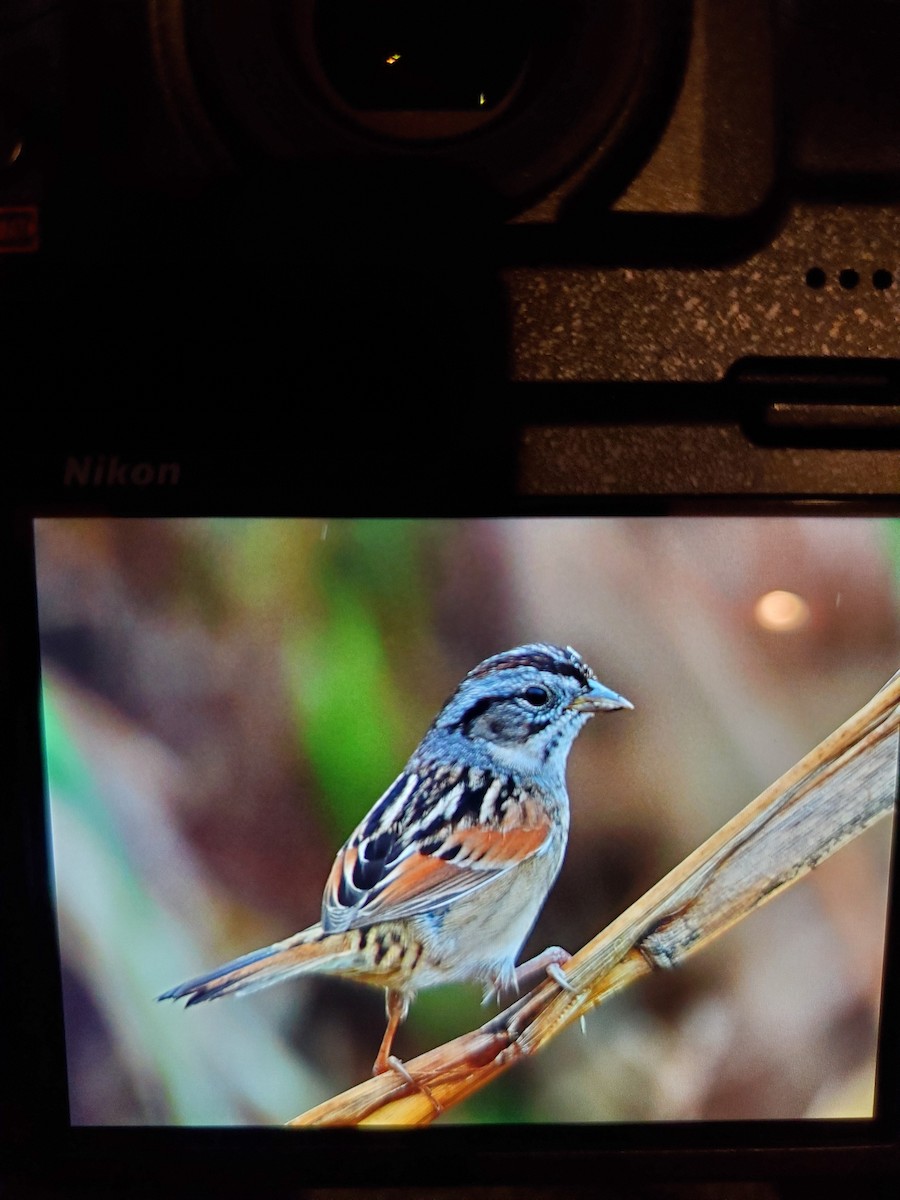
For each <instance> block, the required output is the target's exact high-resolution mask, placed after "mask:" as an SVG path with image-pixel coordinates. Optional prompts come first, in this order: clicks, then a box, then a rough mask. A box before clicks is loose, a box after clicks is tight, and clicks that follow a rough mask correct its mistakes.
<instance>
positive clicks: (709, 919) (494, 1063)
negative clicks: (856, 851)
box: [290, 672, 900, 1125]
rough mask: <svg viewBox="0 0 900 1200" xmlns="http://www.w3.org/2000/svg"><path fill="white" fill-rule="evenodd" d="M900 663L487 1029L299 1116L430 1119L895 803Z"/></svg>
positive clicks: (701, 940)
mask: <svg viewBox="0 0 900 1200" xmlns="http://www.w3.org/2000/svg"><path fill="white" fill-rule="evenodd" d="M898 706H900V672H898V673H897V675H895V676H894V677H893V678H892V679H891V680H890V681H889V683H887V684H886V685H885V687H884V688H882V690H881V691H880V692H878V694H877V695H876V696H875V697H874V698H873V699H872V700H871V701H870V702H869V703H868V704H867V705H866V706H865V707H864V708H862V709H860V710H859V712H857V713H856V714H855V715H854V716H853V717H851V718H850V720H849V721H847V722H845V724H843V725H842V726H841V727H840V728H839V729H838V730H836V731H835V732H834V733H833V734H831V736H830V737H828V738H826V739H825V741H823V742H822V743H821V744H820V745H819V746H817V747H816V748H815V750H813V751H811V752H810V753H809V754H807V755H806V757H805V758H803V759H802V760H801V761H800V762H799V763H797V765H796V766H794V767H792V768H791V770H789V771H788V772H787V773H786V774H784V775H783V776H782V777H781V779H779V780H778V781H777V782H776V783H774V784H772V785H771V787H768V788H767V789H766V790H765V791H764V792H763V793H762V794H761V795H760V796H758V797H757V799H756V800H754V801H753V802H752V803H751V804H749V805H748V806H747V807H746V808H745V809H743V810H742V811H741V812H740V813H738V814H737V816H736V817H734V818H733V819H732V820H731V821H729V822H728V823H727V824H726V825H724V826H723V827H722V829H720V830H719V832H718V833H716V834H714V835H713V836H712V837H711V838H709V839H708V840H707V841H706V842H704V843H703V845H702V846H700V847H699V849H697V850H695V851H694V853H693V854H691V855H689V856H688V857H687V858H686V859H685V860H684V862H682V863H681V864H680V865H679V866H677V867H676V868H675V869H674V870H673V871H671V872H670V873H669V874H668V875H667V876H665V878H664V879H662V880H660V882H659V883H657V884H656V885H655V886H654V887H652V888H651V889H650V891H649V892H647V893H645V895H644V896H642V897H641V899H640V900H638V901H637V902H636V903H635V904H633V905H632V906H631V907H630V908H628V909H626V911H625V912H624V913H622V915H621V916H620V917H618V918H617V919H616V920H615V921H613V922H612V924H611V925H609V926H608V927H607V928H606V929H605V930H604V931H603V932H602V933H600V934H598V935H597V936H596V937H595V938H593V939H592V940H591V941H590V942H588V943H587V945H586V946H583V947H582V949H581V950H579V951H578V953H577V954H575V955H574V956H573V957H572V958H571V959H570V960H569V962H567V963H566V965H565V976H566V978H567V979H568V981H569V984H570V985H571V987H572V988H573V989H574V991H569V990H567V989H564V988H562V987H560V986H559V984H557V983H555V982H553V980H551V979H548V980H547V981H546V982H544V983H542V984H541V985H540V986H539V987H537V988H535V989H534V991H532V992H530V993H529V994H528V995H527V996H525V997H523V998H522V999H520V1000H518V1001H517V1002H516V1003H515V1004H513V1005H511V1006H510V1007H509V1008H507V1009H506V1010H505V1011H504V1012H502V1013H501V1014H500V1015H499V1016H497V1017H495V1018H494V1019H493V1020H491V1021H489V1022H487V1024H485V1025H483V1026H482V1027H481V1028H480V1029H477V1030H475V1031H474V1032H472V1033H467V1034H464V1035H463V1036H462V1037H458V1038H456V1039H454V1040H453V1041H452V1042H448V1043H446V1045H444V1046H439V1047H438V1048H437V1049H435V1050H431V1051H429V1052H428V1053H427V1054H423V1055H421V1056H420V1057H418V1058H416V1059H412V1060H411V1061H409V1062H408V1063H406V1064H405V1065H406V1067H407V1069H408V1071H409V1073H410V1075H411V1076H412V1077H413V1079H415V1080H416V1081H418V1082H419V1083H421V1084H422V1085H423V1086H424V1088H425V1089H427V1091H425V1090H422V1091H418V1090H415V1089H413V1088H411V1087H410V1085H409V1083H408V1082H406V1081H405V1080H404V1079H403V1078H402V1077H401V1076H400V1075H399V1074H398V1073H397V1072H388V1073H387V1074H385V1075H381V1076H378V1077H377V1078H375V1079H370V1080H368V1081H366V1082H365V1083H362V1084H359V1085H358V1086H357V1087H355V1088H351V1089H350V1090H349V1091H347V1092H344V1093H342V1094H341V1095H339V1096H336V1097H334V1098H333V1099H331V1100H328V1101H326V1102H325V1103H324V1104H320V1105H318V1106H317V1107H316V1108H313V1109H310V1110H309V1112H307V1113H304V1114H303V1115H302V1116H299V1117H297V1118H295V1119H294V1120H293V1121H291V1122H290V1124H291V1125H374V1124H385V1125H426V1124H429V1123H430V1122H431V1121H433V1120H434V1118H435V1116H436V1115H437V1111H438V1110H437V1108H436V1107H435V1104H434V1103H433V1102H432V1100H431V1099H430V1098H429V1093H430V1095H431V1096H433V1097H434V1100H435V1101H437V1104H438V1105H439V1106H440V1109H441V1111H446V1110H447V1109H449V1108H452V1107H453V1106H454V1105H455V1104H459V1103H460V1101H462V1100H464V1099H466V1097H467V1096H469V1095H471V1094H472V1093H473V1092H475V1091H478V1090H479V1089H480V1088H482V1087H484V1086H485V1084H487V1083H489V1082H490V1081H491V1080H492V1079H495V1078H496V1077H497V1076H498V1075H500V1074H502V1073H503V1072H504V1071H506V1070H508V1069H509V1067H511V1066H512V1065H513V1064H514V1063H515V1062H517V1061H518V1060H519V1059H520V1058H522V1057H525V1056H528V1055H532V1054H535V1053H537V1051H538V1050H539V1049H541V1047H542V1046H544V1045H545V1044H546V1043H547V1042H548V1041H550V1039H551V1038H553V1037H555V1036H556V1034H557V1033H559V1032H561V1031H562V1030H563V1029H565V1028H566V1027H567V1026H568V1025H570V1024H571V1023H572V1022H573V1021H575V1020H577V1019H578V1018H579V1017H581V1016H583V1015H584V1014H585V1013H586V1012H589V1011H590V1010H591V1009H592V1008H594V1007H596V1005H598V1004H599V1003H600V1002H601V1001H603V1000H605V999H606V998H607V997H608V996H610V995H612V994H613V993H614V992H616V991H618V990H619V989H621V988H622V987H625V986H626V985H627V984H629V983H631V982H633V980H634V979H636V978H638V977H639V976H640V975H645V974H647V973H648V972H650V971H652V970H655V969H657V968H659V967H664V968H668V967H672V966H675V965H676V964H677V963H679V962H681V961H682V959H684V958H686V957H687V956H688V955H689V954H692V953H694V952H695V951H697V950H699V949H701V948H702V947H703V946H705V945H707V944H708V943H709V942H710V941H711V940H712V939H713V938H714V937H716V936H718V935H719V934H720V933H722V932H724V931H725V930H726V929H728V928H729V927H730V926H732V925H733V924H735V923H736V922H737V921H739V920H741V919H742V918H743V917H745V916H747V915H748V914H749V913H751V912H752V911H753V910H754V909H756V908H758V907H759V906H760V905H761V904H762V903H764V902H766V901H767V900H770V899H771V898H772V897H773V896H775V895H777V894H778V893H779V892H780V891H782V890H783V889H784V888H785V887H787V886H788V885H789V884H791V883H794V882H795V881H796V880H797V879H800V878H801V877H802V876H804V875H805V874H807V872H809V871H810V870H812V868H813V867H815V866H816V865H817V864H818V863H819V862H821V861H822V860H823V859H825V858H827V857H828V856H829V855H830V854H833V853H834V851H835V850H837V849H839V848H840V847H841V846H843V845H845V844H846V843H847V842H848V841H850V840H851V839H852V838H854V837H856V836H857V834H859V833H861V832H862V831H863V830H864V829H866V828H868V826H869V825H871V824H872V823H873V822H874V821H876V820H877V819H878V818H879V817H882V816H884V815H885V814H886V813H888V812H890V811H892V809H893V807H894V803H895V798H896V792H897V763H898V745H900V735H898V729H900V707H898Z"/></svg>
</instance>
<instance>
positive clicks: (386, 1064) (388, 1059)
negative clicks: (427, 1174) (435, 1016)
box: [372, 988, 444, 1116]
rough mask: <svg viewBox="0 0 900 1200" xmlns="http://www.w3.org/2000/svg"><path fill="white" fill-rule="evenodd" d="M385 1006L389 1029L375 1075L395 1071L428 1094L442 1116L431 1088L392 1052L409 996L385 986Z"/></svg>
mask: <svg viewBox="0 0 900 1200" xmlns="http://www.w3.org/2000/svg"><path fill="white" fill-rule="evenodd" d="M384 1006H385V1010H386V1012H387V1019H388V1023H387V1029H386V1030H385V1031H384V1037H383V1038H382V1039H381V1046H380V1047H379V1049H378V1054H377V1056H376V1058H375V1066H374V1067H373V1068H372V1074H373V1075H383V1074H384V1073H385V1071H395V1072H396V1073H397V1074H398V1075H399V1076H400V1078H401V1079H402V1080H403V1081H404V1082H405V1083H408V1084H409V1085H410V1087H413V1088H415V1089H416V1091H417V1092H422V1094H423V1095H425V1096H427V1097H428V1099H429V1101H430V1102H431V1105H432V1107H433V1108H434V1111H435V1113H436V1114H437V1115H438V1116H440V1114H441V1113H442V1112H443V1111H444V1109H443V1106H442V1105H441V1104H439V1103H438V1102H437V1100H435V1098H434V1096H433V1095H432V1092H431V1089H430V1088H428V1087H426V1086H425V1084H424V1083H420V1082H419V1080H418V1079H416V1078H415V1077H414V1076H413V1075H411V1074H410V1072H409V1071H408V1070H407V1069H406V1066H405V1064H404V1063H403V1062H401V1061H400V1059H399V1058H397V1056H396V1055H395V1054H391V1046H392V1045H393V1041H394V1036H395V1035H396V1033H397V1030H398V1029H399V1028H400V1024H401V1022H402V1021H404V1020H405V1019H406V1014H407V1013H408V1012H409V998H408V997H407V996H404V995H403V993H402V992H395V991H394V989H393V988H385V992H384Z"/></svg>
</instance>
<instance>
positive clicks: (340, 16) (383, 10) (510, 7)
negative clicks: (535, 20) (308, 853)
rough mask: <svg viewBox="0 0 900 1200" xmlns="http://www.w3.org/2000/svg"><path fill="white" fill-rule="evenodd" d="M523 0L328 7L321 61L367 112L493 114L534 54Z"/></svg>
mask: <svg viewBox="0 0 900 1200" xmlns="http://www.w3.org/2000/svg"><path fill="white" fill-rule="evenodd" d="M529 7H530V6H529V4H528V3H526V2H523V0H430V2H428V3H423V0H380V2H378V0H376V2H374V3H373V0H322V2H321V3H318V4H317V5H316V17H315V37H316V45H317V49H318V54H319V61H320V63H321V66H322V70H323V71H324V73H325V75H326V77H327V79H328V81H329V83H330V85H331V86H332V88H333V89H334V90H335V92H336V93H337V94H338V95H339V96H340V97H341V99H342V100H343V101H344V102H345V103H346V104H347V105H348V106H350V107H351V108H353V109H357V110H360V111H362V112H372V111H376V110H377V111H382V112H411V111H422V112H447V111H451V110H456V111H461V112H491V111H492V110H494V109H496V108H497V107H498V105H501V104H502V102H503V101H504V100H505V99H506V98H507V96H508V95H509V93H510V92H511V91H512V90H513V89H514V88H515V85H516V83H517V81H518V80H519V78H520V77H521V74H522V71H523V69H524V67H525V65H526V62H527V59H528V54H529V42H530V30H529V24H530V22H529V20H528V9H529Z"/></svg>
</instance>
